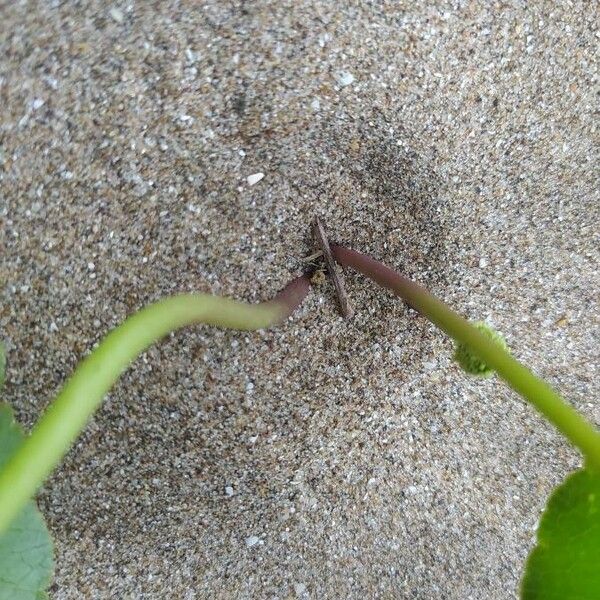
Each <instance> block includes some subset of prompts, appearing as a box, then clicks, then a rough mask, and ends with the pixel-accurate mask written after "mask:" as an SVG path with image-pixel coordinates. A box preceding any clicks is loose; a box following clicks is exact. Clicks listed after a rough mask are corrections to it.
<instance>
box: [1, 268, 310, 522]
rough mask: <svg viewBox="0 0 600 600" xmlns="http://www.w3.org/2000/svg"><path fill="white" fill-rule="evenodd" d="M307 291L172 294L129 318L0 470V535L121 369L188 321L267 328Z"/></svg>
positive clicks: (301, 282) (304, 286) (302, 283)
mask: <svg viewBox="0 0 600 600" xmlns="http://www.w3.org/2000/svg"><path fill="white" fill-rule="evenodd" d="M308 289H309V282H308V279H307V278H306V277H300V278H298V279H296V280H294V281H292V282H291V283H290V284H289V285H288V286H287V287H286V288H285V289H284V290H283V291H282V292H281V293H280V294H279V295H278V296H277V297H276V298H275V299H274V300H273V301H271V302H264V303H262V304H257V305H250V304H245V303H243V302H236V301H234V300H230V299H228V298H219V297H216V296H209V295H204V294H190V295H183V296H175V297H173V298H168V299H166V300H162V301H160V302H157V303H155V304H152V305H150V306H148V307H146V308H144V309H142V310H141V311H140V312H138V313H136V314H134V315H132V316H131V317H129V318H128V319H127V320H126V321H125V322H124V323H123V324H121V325H120V326H119V327H117V328H116V329H114V330H113V331H112V332H111V333H109V334H108V335H107V336H106V337H105V338H104V340H102V342H101V343H100V344H99V346H98V347H97V348H96V349H95V350H94V351H93V352H92V353H91V354H90V355H89V356H88V357H87V358H85V360H83V361H82V362H81V364H80V365H79V366H78V367H77V369H76V371H75V373H74V374H73V375H72V377H71V379H70V380H69V381H68V382H67V383H66V384H65V386H64V387H63V389H62V391H61V392H60V393H59V395H58V396H57V397H56V399H55V400H54V402H52V404H51V405H50V406H49V407H48V409H47V410H46V412H45V414H44V415H43V416H42V418H41V419H40V421H39V422H38V424H37V425H36V426H35V428H34V429H33V431H32V433H31V435H30V436H29V437H28V438H26V440H25V441H24V442H23V444H22V445H21V446H20V447H19V448H18V449H17V450H16V452H15V453H14V454H13V455H12V456H11V458H10V460H9V461H8V462H7V463H6V464H5V465H4V467H3V469H2V470H1V471H0V533H1V532H2V531H4V530H5V529H6V527H7V526H8V525H9V524H10V522H11V520H12V519H13V518H14V517H15V516H16V515H17V513H19V512H20V510H21V509H22V508H23V507H24V505H25V503H26V502H27V500H29V498H31V496H33V494H34V493H35V492H36V491H37V489H38V487H39V486H40V485H41V484H42V482H43V481H44V479H45V478H46V477H47V476H48V475H49V474H50V473H51V472H52V470H53V469H54V468H55V467H56V466H57V465H58V463H59V462H60V460H61V459H62V458H63V456H64V455H65V454H66V453H67V451H68V449H69V447H70V446H71V444H72V443H73V441H74V440H75V438H76V437H77V436H78V435H79V433H80V432H81V431H82V430H83V428H84V427H85V425H86V423H87V421H88V419H89V418H90V417H91V415H92V414H93V413H94V411H95V410H96V409H97V408H98V406H99V405H100V403H101V402H102V399H103V398H104V396H105V394H106V393H107V392H108V390H109V389H110V388H111V387H112V385H113V384H114V383H115V381H116V380H117V379H118V378H119V376H120V375H121V373H122V372H123V371H124V370H125V369H126V368H127V367H128V366H129V364H130V363H131V362H132V361H133V360H134V359H135V358H136V357H137V356H138V355H139V354H140V353H141V352H143V351H144V350H145V349H146V348H148V346H150V345H151V344H153V343H154V342H156V341H157V340H159V339H160V338H162V337H164V336H165V335H167V334H168V333H170V332H171V331H174V330H175V329H178V328H180V327H183V326H185V325H190V324H192V323H205V324H207V325H216V326H219V327H227V328H231V329H241V330H253V329H261V328H263V327H268V326H270V325H273V324H274V323H276V322H277V321H280V320H281V319H283V318H285V317H286V316H287V315H289V314H290V313H291V312H292V311H293V310H294V309H295V308H296V307H297V306H298V304H300V302H301V301H302V299H303V298H304V297H305V296H306V294H307V292H308Z"/></svg>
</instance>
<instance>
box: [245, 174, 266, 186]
mask: <svg viewBox="0 0 600 600" xmlns="http://www.w3.org/2000/svg"><path fill="white" fill-rule="evenodd" d="M264 176H265V174H264V173H254V174H253V175H248V177H246V181H247V182H248V185H254V184H255V183H258V182H259V181H260V180H261V179H262V178H263V177H264Z"/></svg>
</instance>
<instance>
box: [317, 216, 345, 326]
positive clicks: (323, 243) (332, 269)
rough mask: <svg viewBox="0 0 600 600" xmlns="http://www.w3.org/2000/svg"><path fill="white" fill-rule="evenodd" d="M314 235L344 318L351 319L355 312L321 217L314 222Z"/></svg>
mask: <svg viewBox="0 0 600 600" xmlns="http://www.w3.org/2000/svg"><path fill="white" fill-rule="evenodd" d="M313 233H314V236H315V239H316V240H317V244H319V248H321V251H322V252H323V258H324V259H325V266H326V267H327V271H328V273H329V275H330V277H331V279H332V280H333V286H334V287H335V293H336V294H337V298H338V302H339V304H340V309H341V311H342V316H344V317H345V318H346V319H349V318H350V317H351V316H352V314H353V310H352V307H351V306H350V302H349V300H348V295H347V294H346V290H345V288H344V282H343V280H342V277H341V275H340V274H339V273H338V270H337V267H336V264H335V260H333V256H332V254H331V249H330V248H329V242H328V241H327V236H326V235H325V228H324V227H323V224H322V223H321V221H320V219H319V217H315V220H314V221H313Z"/></svg>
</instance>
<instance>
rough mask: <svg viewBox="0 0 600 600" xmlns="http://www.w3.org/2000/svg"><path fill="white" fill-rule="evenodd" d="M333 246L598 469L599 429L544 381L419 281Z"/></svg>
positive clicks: (343, 260) (339, 258) (337, 254)
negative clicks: (478, 361)
mask: <svg viewBox="0 0 600 600" xmlns="http://www.w3.org/2000/svg"><path fill="white" fill-rule="evenodd" d="M331 251H332V253H333V256H334V258H335V259H336V260H337V261H338V262H339V263H340V264H341V265H345V266H349V267H352V268H354V269H356V270H357V271H360V272H361V273H363V275H366V276H367V277H369V278H370V279H372V280H373V281H375V282H376V283H378V284H379V285H381V286H383V287H386V288H388V289H390V290H392V291H393V292H394V293H395V294H396V295H398V296H400V297H401V298H403V299H404V300H406V302H408V304H410V305H411V306H412V307H413V308H414V309H416V310H418V311H419V312H420V313H421V314H422V315H423V316H424V317H426V318H427V319H429V320H430V321H431V322H432V323H434V324H435V325H437V326H438V327H439V328H440V329H442V330H443V331H445V332H446V333H447V334H448V335H449V336H450V337H452V338H454V339H455V340H457V341H459V342H463V343H464V344H467V345H468V346H469V347H471V348H472V349H473V351H474V352H476V354H477V355H478V356H480V357H481V358H482V359H483V360H484V361H485V362H486V363H487V364H488V365H489V366H490V367H492V368H493V369H494V370H495V371H496V372H497V373H498V375H499V376H500V377H502V379H504V381H506V383H508V385H509V386H510V387H512V388H513V389H514V390H515V391H516V392H517V393H519V394H521V396H523V397H524V398H525V399H527V400H528V401H529V402H531V404H533V405H534V406H535V407H536V408H537V410H538V411H539V412H541V413H542V414H543V415H544V416H545V417H546V418H547V419H548V420H549V421H550V422H551V423H552V424H553V425H554V426H555V427H556V428H557V429H558V430H559V431H560V432H562V433H563V434H564V435H565V436H566V437H567V438H568V439H569V440H570V441H571V443H572V444H573V445H575V446H576V447H577V448H579V450H581V452H582V453H583V455H584V457H585V459H586V461H587V463H588V466H593V467H595V468H597V469H600V432H599V431H598V429H597V428H595V427H594V426H593V425H592V424H591V423H590V422H588V421H587V420H586V419H585V418H584V417H583V416H581V415H580V414H579V413H578V412H577V411H576V410H575V409H574V408H573V407H572V406H570V405H569V404H567V402H566V401H565V400H564V399H563V398H562V397H561V396H560V395H559V394H557V393H556V392H555V391H554V390H553V389H552V388H551V387H550V386H549V385H548V384H547V383H546V382H545V381H543V380H542V379H540V378H539V377H536V376H535V375H534V374H533V373H532V372H531V371H530V370H529V369H527V368H526V367H525V366H523V365H522V364H521V363H520V362H519V361H518V360H516V359H515V358H513V357H512V356H511V355H510V354H509V353H508V352H506V351H505V350H503V349H502V348H501V347H500V346H499V345H498V344H496V343H494V342H493V341H491V340H490V339H489V338H488V337H486V336H485V335H483V334H482V333H480V332H479V331H478V330H477V329H476V328H475V327H473V326H472V325H471V324H470V323H469V322H468V321H467V320H466V319H463V318H462V317H461V316H460V315H458V314H457V313H455V312H454V311H453V310H451V309H450V308H448V306H446V305H445V304H444V303H443V302H441V301H440V300H438V299H437V298H436V297H435V296H433V295H432V294H430V293H429V292H428V291H427V290H426V289H425V288H424V287H422V286H421V285H419V284H417V283H415V282H413V281H411V280H410V279H408V278H406V277H404V276H403V275H400V274H399V273H396V272H395V271H393V270H392V269H390V268H389V267H386V266H385V265H384V264H382V263H380V262H379V261H376V260H374V259H372V258H371V257H369V256H365V255H364V254H361V253H360V252H356V251H354V250H350V249H349V248H344V247H343V246H331Z"/></svg>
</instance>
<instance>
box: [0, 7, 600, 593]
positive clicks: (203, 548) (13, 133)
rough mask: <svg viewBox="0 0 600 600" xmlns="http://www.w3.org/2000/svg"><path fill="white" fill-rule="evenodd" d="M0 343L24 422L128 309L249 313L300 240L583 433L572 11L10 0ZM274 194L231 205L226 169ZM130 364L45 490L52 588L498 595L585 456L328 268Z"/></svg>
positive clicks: (586, 382)
mask: <svg viewBox="0 0 600 600" xmlns="http://www.w3.org/2000/svg"><path fill="white" fill-rule="evenodd" d="M0 7H1V8H0V10H1V18H0V336H1V337H2V339H4V340H5V342H6V344H7V347H8V351H9V367H8V385H7V388H6V390H5V393H4V396H5V399H6V400H7V401H8V402H10V403H11V404H12V405H13V406H14V407H15V410H16V413H17V416H18V418H19V419H20V420H21V421H22V422H23V423H24V424H25V425H27V426H31V425H32V424H33V423H34V421H35V420H36V419H37V418H38V416H39V415H40V413H41V411H42V410H43V409H44V407H45V406H46V405H47V404H48V402H49V401H50V399H51V398H52V397H53V394H54V393H55V392H56V391H57V390H58V389H59V387H60V385H61V383H62V382H63V381H64V380H65V378H66V377H67V375H68V374H69V373H70V372H71V371H72V369H73V367H74V366H75V364H76V363H77V362H78V360H79V359H80V358H81V357H82V356H84V355H85V354H86V352H87V351H88V350H89V349H90V348H91V347H92V346H93V344H94V343H95V342H97V341H98V340H99V339H100V338H101V337H102V336H103V335H104V334H105V333H106V332H107V331H108V330H109V329H110V328H112V327H113V326H115V325H116V324H118V323H119V322H120V321H121V320H122V319H123V318H124V317H125V316H126V315H127V314H130V313H131V312H132V311H134V310H135V309H137V308H139V307H141V306H144V305H146V304H148V303H149V302H151V301H153V300H155V299H157V298H160V297H163V296H166V295H168V294H172V293H176V292H183V291H191V290H199V291H210V292H212V293H215V294H224V295H228V296H231V297H234V298H238V299H245V300H249V301H258V300H260V299H266V298H268V297H270V296H271V295H273V294H274V293H275V292H276V291H277V290H279V289H280V288H281V287H282V286H283V285H284V284H285V282H286V281H287V280H288V279H290V278H291V277H292V276H294V275H296V274H298V273H299V272H301V270H302V268H303V263H302V261H301V259H302V257H304V256H306V255H308V254H310V253H311V252H312V251H313V244H312V240H311V235H310V227H309V225H310V220H311V218H312V216H313V214H315V213H319V214H321V215H322V216H323V217H324V219H325V221H326V224H327V226H328V230H329V231H330V232H331V235H332V237H333V238H334V239H336V240H338V241H340V242H342V243H346V244H348V245H351V246H353V247H355V248H356V249H358V250H362V251H366V252H369V253H371V254H372V255H374V256H376V257H377V258H380V259H382V260H384V261H386V262H387V263H388V264H390V265H392V266H394V267H395V268H397V269H400V270H402V271H404V272H406V273H408V274H410V275H411V276H413V277H414V278H416V279H418V280H419V281H421V282H422V283H425V284H426V285H428V286H429V287H430V288H431V289H432V290H433V291H434V292H435V293H436V294H438V295H439V296H440V297H442V298H443V299H445V300H447V301H448V302H449V303H450V304H451V305H452V306H453V307H455V308H456V309H457V310H459V311H460V312H461V313H462V314H464V315H466V316H468V317H469V318H473V319H486V320H488V321H489V322H491V323H493V324H494V325H495V326H496V327H497V328H498V329H499V330H500V331H502V332H503V333H504V335H505V336H506V338H507V340H508V342H509V344H510V346H511V347H512V349H513V351H514V353H515V354H516V356H517V357H519V358H521V359H522V360H524V361H525V362H526V363H527V364H529V365H530V366H531V367H532V368H533V369H535V371H536V372H538V373H539V374H541V375H543V376H545V377H547V378H548V380H549V381H551V382H552V383H553V384H554V385H555V386H556V387H557V388H558V389H560V390H561V391H562V392H563V393H564V394H565V395H566V396H567V397H568V398H569V399H570V401H571V402H572V403H573V404H574V405H576V406H577V407H578V408H579V409H581V410H582V411H583V412H584V413H586V414H587V415H588V416H589V417H590V418H592V419H594V420H595V421H596V422H599V421H600V403H599V402H598V399H597V382H598V359H597V347H598V337H599V332H600V324H599V322H598V314H599V308H600V306H599V304H600V303H599V300H598V289H599V284H600V280H599V279H600V278H599V275H598V264H599V258H600V256H599V250H598V249H599V247H600V239H599V234H598V231H599V224H600V198H599V194H598V166H597V165H598V158H599V156H598V147H599V146H598V141H599V140H598V125H597V123H598V119H597V116H598V115H597V108H598V96H597V88H595V87H594V86H595V85H597V69H598V51H597V48H598V43H599V37H598V21H597V15H596V17H595V16H594V11H593V3H592V2H566V1H562V2H553V1H548V2H543V1H537V2H528V3H525V2H516V1H515V2H458V1H455V2H444V1H442V0H436V1H434V2H413V1H408V0H407V1H402V2H396V1H392V0H389V1H387V2H386V1H381V2H363V1H359V0H355V1H353V2H328V1H325V0H313V1H309V0H302V1H299V0H287V1H284V2H281V1H266V0H265V1H257V2H251V1H246V2H244V1H242V0H240V1H236V2H230V1H222V2H221V1H211V2H192V1H188V2H185V1H179V2H175V1H174V2H141V1H137V2H133V1H130V2H115V3H111V2H100V1H93V2H91V1H84V2H75V1H73V2H57V1H48V2H9V1H6V0H5V1H3V2H1V3H0ZM256 173H263V174H264V177H263V178H262V179H261V180H260V181H258V182H257V183H255V184H254V185H249V184H248V181H247V177H248V176H251V175H253V174H256ZM346 284H347V289H348V293H349V295H350V297H351V299H352V302H353V304H354V306H355V309H356V314H355V316H354V318H353V319H352V320H351V321H345V320H343V319H342V318H341V317H340V316H339V314H338V311H337V308H336V304H335V299H334V295H333V291H332V287H331V285H330V284H329V283H325V284H324V285H322V286H321V287H319V288H318V289H315V290H313V291H312V292H311V294H310V295H309V297H308V299H307V300H306V301H305V303H304V304H303V306H302V307H301V309H300V311H299V312H298V313H297V314H295V315H294V316H293V317H292V318H291V319H290V320H289V321H287V322H286V323H285V324H283V325H282V326H280V327H278V328H277V329H275V330H272V331H266V332H261V333H252V334H247V333H237V332H225V331H218V330H214V329H209V328H203V327H195V328H190V329H186V330H184V331H181V332H179V333H177V334H175V335H173V336H171V337H170V338H169V339H168V340H166V341H164V342H162V343H160V344H159V345H157V346H155V347H153V348H152V349H151V350H149V351H148V352H147V353H146V354H145V355H143V356H142V357H141V358H140V359H139V360H138V361H137V362H136V363H135V366H134V367H133V368H132V369H130V370H129V371H128V372H127V373H126V374H125V375H124V376H123V378H122V379H121V380H120V382H119V383H118V385H117V386H116V387H115V388H114V390H113V391H112V393H111V394H110V396H109V397H108V398H107V400H106V402H105V403H104V405H103V407H102V409H101V410H100V411H99V412H98V413H97V415H96V416H95V417H94V419H93V421H92V422H91V423H90V425H89V427H88V428H87V429H86V431H85V433H84V434H83V435H82V436H81V438H80V439H79V441H78V443H77V444H76V446H75V448H74V449H73V451H72V452H71V453H70V454H69V456H68V458H67V460H66V461H65V463H64V464H63V465H62V467H61V468H60V470H59V471H58V472H56V473H55V475H54V476H53V477H52V479H51V480H50V481H49V482H48V483H47V484H46V485H45V487H44V489H43V491H42V493H41V494H40V496H39V503H40V507H41V508H42V510H43V512H44V514H45V515H46V517H47V519H48V522H49V526H50V528H51V530H52V532H53V534H54V536H55V538H56V558H57V574H56V580H55V583H54V585H53V587H52V589H51V597H52V598H55V599H81V598H117V599H121V598H132V599H133V598H135V599H137V598H140V599H151V598H152V599H154V598H157V599H163V598H176V599H180V598H181V599H188V598H190V599H191V598H261V599H262V598H290V597H291V598H293V597H299V598H318V599H323V598H357V599H363V598H411V599H424V600H425V599H434V598H435V599H437V598H448V599H457V600H466V599H482V600H483V599H485V600H490V599H498V600H500V599H502V600H504V599H506V598H515V597H516V595H517V588H518V582H519V579H520V577H521V574H522V564H523V560H524V558H525V557H526V555H527V553H528V551H529V550H530V548H531V547H532V545H533V542H534V531H535V527H536V523H537V521H538V519H539V515H540V511H541V509H542V507H543V505H544V502H545V499H546V498H547V496H548V494H549V492H550V490H551V489H552V488H553V486H554V485H555V484H557V483H558V482H559V481H560V480H561V478H562V477H563V476H564V475H565V474H566V473H568V472H569V471H570V470H572V469H574V468H576V467H577V466H578V465H579V462H580V459H579V456H578V454H577V453H576V452H575V451H574V450H572V449H571V448H570V447H569V446H568V445H567V444H566V443H565V442H564V441H563V439H562V438H561V437H559V435H558V434H557V433H555V431H554V430H553V429H552V428H551V427H550V426H548V425H546V424H545V423H544V422H543V421H542V420H541V419H540V418H539V417H538V416H537V414H536V413H535V412H534V411H533V409H532V408H530V407H529V406H527V405H525V404H524V403H523V402H522V401H521V400H520V399H519V398H517V397H516V396H515V395H514V394H513V393H511V392H510V391H509V390H508V389H507V388H506V387H505V386H503V385H501V384H500V383H498V382H497V381H496V380H494V379H491V380H486V381H483V382H480V381H475V380H472V379H470V378H468V377H467V376H465V375H463V374H461V372H460V371H459V370H458V368H457V367H456V366H454V364H453V363H452V362H451V360H450V355H451V349H452V345H451V343H450V342H449V341H448V340H447V339H446V338H445V337H444V336H443V335H442V334H441V333H440V332H438V331H437V330H436V329H435V328H434V327H433V326H431V325H429V324H428V323H427V322H425V321H424V320H423V319H422V318H420V317H419V316H418V315H416V314H415V313H414V312H412V311H409V310H407V309H406V308H405V306H404V305H403V304H402V303H401V302H398V301H396V300H394V299H393V298H392V297H391V296H390V295H389V294H387V293H385V292H383V291H380V290H377V289H375V288H374V287H373V286H372V285H370V284H368V283H367V282H366V281H365V280H364V279H363V278H362V277H360V276H358V275H355V274H352V273H348V274H347V276H346Z"/></svg>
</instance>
